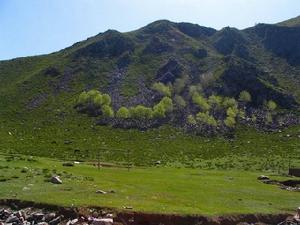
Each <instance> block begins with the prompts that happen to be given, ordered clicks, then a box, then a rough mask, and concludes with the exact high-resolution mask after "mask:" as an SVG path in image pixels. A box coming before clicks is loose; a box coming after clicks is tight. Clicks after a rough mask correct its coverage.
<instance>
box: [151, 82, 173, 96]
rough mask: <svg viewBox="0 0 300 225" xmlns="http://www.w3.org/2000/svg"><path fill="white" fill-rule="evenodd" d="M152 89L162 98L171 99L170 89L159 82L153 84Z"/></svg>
mask: <svg viewBox="0 0 300 225" xmlns="http://www.w3.org/2000/svg"><path fill="white" fill-rule="evenodd" d="M152 89H153V90H155V91H157V92H159V93H160V94H161V95H163V96H168V97H171V88H170V87H169V86H167V85H164V84H163V83H161V82H158V83H154V84H153V86H152Z"/></svg>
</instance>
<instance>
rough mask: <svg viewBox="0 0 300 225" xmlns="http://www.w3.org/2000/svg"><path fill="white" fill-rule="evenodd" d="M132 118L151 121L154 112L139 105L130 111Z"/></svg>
mask: <svg viewBox="0 0 300 225" xmlns="http://www.w3.org/2000/svg"><path fill="white" fill-rule="evenodd" d="M129 112H130V117H132V118H136V119H151V118H152V117H153V112H152V109H151V108H148V107H145V106H143V105H137V106H136V107H132V108H130V110H129Z"/></svg>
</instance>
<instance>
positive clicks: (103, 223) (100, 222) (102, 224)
mask: <svg viewBox="0 0 300 225" xmlns="http://www.w3.org/2000/svg"><path fill="white" fill-rule="evenodd" d="M113 223H114V220H113V219H112V218H102V219H97V218H95V219H94V220H93V222H92V224H93V225H112V224H113Z"/></svg>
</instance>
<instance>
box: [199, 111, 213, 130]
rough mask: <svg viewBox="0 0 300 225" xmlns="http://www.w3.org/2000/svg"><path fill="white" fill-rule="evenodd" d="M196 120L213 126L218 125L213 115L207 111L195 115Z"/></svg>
mask: <svg viewBox="0 0 300 225" xmlns="http://www.w3.org/2000/svg"><path fill="white" fill-rule="evenodd" d="M196 120H197V121H199V122H201V123H204V124H207V125H209V126H213V127H215V126H217V125H218V123H217V121H216V119H215V118H214V117H213V116H211V115H209V113H208V112H199V113H198V114H197V115H196Z"/></svg>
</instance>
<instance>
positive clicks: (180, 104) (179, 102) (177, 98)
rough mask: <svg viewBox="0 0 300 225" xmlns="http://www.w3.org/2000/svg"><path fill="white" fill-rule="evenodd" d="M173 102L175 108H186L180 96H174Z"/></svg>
mask: <svg viewBox="0 0 300 225" xmlns="http://www.w3.org/2000/svg"><path fill="white" fill-rule="evenodd" d="M174 102H175V105H176V106H177V108H179V109H182V108H184V107H185V106H186V102H185V100H184V99H183V97H181V96H180V95H175V97H174Z"/></svg>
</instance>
